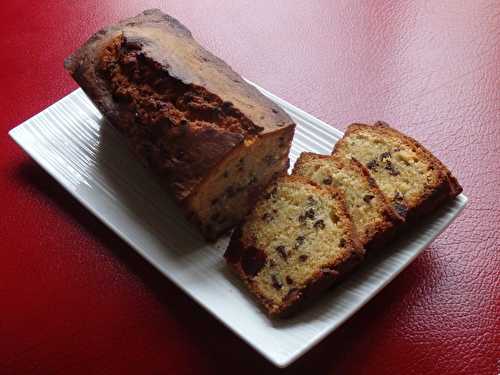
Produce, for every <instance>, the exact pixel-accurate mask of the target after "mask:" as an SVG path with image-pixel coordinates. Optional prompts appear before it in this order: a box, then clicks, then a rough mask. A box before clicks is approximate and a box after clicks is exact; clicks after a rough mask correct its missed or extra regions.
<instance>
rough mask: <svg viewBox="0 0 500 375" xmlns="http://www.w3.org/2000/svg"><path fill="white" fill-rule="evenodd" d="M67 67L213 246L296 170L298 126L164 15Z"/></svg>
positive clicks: (142, 18)
mask: <svg viewBox="0 0 500 375" xmlns="http://www.w3.org/2000/svg"><path fill="white" fill-rule="evenodd" d="M65 67H66V69H67V70H68V71H69V72H70V74H71V75H72V77H73V78H74V79H75V80H76V81H77V82H78V84H79V85H80V86H81V87H82V89H83V90H84V91H85V93H86V94H87V95H88V96H89V98H90V99H91V100H92V101H93V103H94V104H95V105H96V106H97V108H98V109H99V110H100V111H101V112H102V114H103V115H104V116H106V118H107V120H108V121H109V123H111V124H112V125H113V126H114V127H115V128H116V129H117V130H118V131H120V132H121V133H122V134H123V135H124V136H125V137H126V138H127V140H128V141H129V144H130V148H131V149H132V151H133V152H134V154H135V155H136V156H137V157H138V158H139V159H140V160H141V161H142V162H143V164H145V165H146V166H147V167H149V168H151V169H152V170H153V171H154V172H155V174H156V175H157V176H158V177H159V181H161V183H162V184H163V185H164V186H166V188H167V189H168V190H170V191H171V192H172V193H173V195H174V197H175V198H176V199H177V201H178V202H179V203H180V205H181V206H182V207H183V208H184V210H185V211H186V213H187V215H188V217H189V218H190V219H191V220H192V221H193V222H195V223H197V224H198V225H199V227H200V228H201V231H202V233H203V234H204V235H205V237H207V238H208V239H215V238H217V237H218V236H220V235H221V234H223V233H224V232H225V231H227V230H228V229H230V228H232V227H233V226H234V225H235V224H236V223H237V222H239V221H240V220H241V219H242V218H243V217H244V216H245V215H246V213H247V212H248V210H249V209H250V208H251V207H252V205H253V200H254V198H255V197H256V196H257V195H258V193H259V192H260V191H261V190H262V189H263V188H264V187H265V186H267V184H269V182H270V181H271V180H272V179H273V178H275V177H276V176H278V175H281V174H283V173H285V172H286V170H287V169H288V153H289V150H290V144H291V140H292V137H293V133H294V128H295V125H294V124H293V121H292V119H291V118H290V117H289V116H288V115H287V114H286V113H285V112H284V111H283V110H282V109H281V108H280V107H278V106H277V105H275V104H274V103H273V102H271V101H270V100H269V99H267V98H266V97H265V96H264V95H262V94H261V93H260V92H259V91H258V90H257V89H256V88H255V87H253V86H252V85H250V84H248V83H247V82H246V81H245V80H244V79H243V78H242V77H241V76H240V75H239V74H237V73H236V72H234V71H233V70H232V69H231V67H230V66H229V65H227V64H226V63H225V62H224V61H222V60H221V59H219V58H218V57H216V56H214V55H213V54H212V53H210V52H209V51H207V50H206V49H205V48H203V47H202V46H201V45H200V44H199V43H198V42H197V41H196V40H195V39H194V38H193V36H192V35H191V32H190V31H189V30H188V29H187V28H186V27H185V26H184V25H182V24H181V23H180V22H179V21H177V20H176V19H175V18H173V17H171V16H169V15H167V14H164V13H162V12H161V11H160V10H158V9H152V10H146V11H144V12H143V13H141V14H139V15H137V16H136V17H132V18H129V19H126V20H123V21H120V22H118V23H116V24H114V25H111V26H109V27H106V28H104V29H102V30H101V31H99V32H98V33H96V34H95V35H94V36H93V37H91V38H90V39H89V40H88V41H87V42H86V43H85V44H84V45H83V46H82V47H81V48H79V49H78V50H77V51H76V52H75V53H73V54H72V55H71V56H70V57H68V58H67V59H66V61H65ZM104 126H108V122H105V123H104Z"/></svg>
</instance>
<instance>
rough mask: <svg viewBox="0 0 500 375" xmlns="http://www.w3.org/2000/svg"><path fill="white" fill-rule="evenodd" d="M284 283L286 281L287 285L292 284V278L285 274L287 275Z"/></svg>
mask: <svg viewBox="0 0 500 375" xmlns="http://www.w3.org/2000/svg"><path fill="white" fill-rule="evenodd" d="M286 283H287V284H288V285H292V284H293V279H292V278H291V277H290V276H287V277H286Z"/></svg>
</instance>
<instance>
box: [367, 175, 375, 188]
mask: <svg viewBox="0 0 500 375" xmlns="http://www.w3.org/2000/svg"><path fill="white" fill-rule="evenodd" d="M368 185H370V187H375V186H377V183H376V182H375V180H374V179H373V177H372V176H368Z"/></svg>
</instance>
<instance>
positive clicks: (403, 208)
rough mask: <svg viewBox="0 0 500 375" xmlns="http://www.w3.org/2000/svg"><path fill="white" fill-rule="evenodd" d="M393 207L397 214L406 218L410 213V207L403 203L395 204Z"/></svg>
mask: <svg viewBox="0 0 500 375" xmlns="http://www.w3.org/2000/svg"><path fill="white" fill-rule="evenodd" d="M393 206H394V209H395V210H396V212H397V213H398V214H399V215H401V216H403V217H405V216H406V214H407V213H408V207H407V206H406V205H405V204H404V203H401V202H399V201H398V202H394V203H393Z"/></svg>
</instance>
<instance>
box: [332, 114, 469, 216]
mask: <svg viewBox="0 0 500 375" xmlns="http://www.w3.org/2000/svg"><path fill="white" fill-rule="evenodd" d="M363 130H367V131H372V132H373V131H376V132H378V133H379V134H381V136H384V135H386V136H391V137H397V138H398V139H399V140H400V141H401V143H403V144H405V145H406V146H408V147H410V148H411V149H413V150H415V151H417V152H418V153H419V154H420V155H421V156H422V157H423V158H424V159H425V160H426V161H427V162H428V163H429V164H430V165H432V166H433V167H434V169H435V170H437V171H438V172H439V182H438V183H437V184H436V185H435V186H429V187H428V188H427V189H426V191H425V192H424V193H423V194H422V196H421V198H420V199H419V200H418V201H417V202H414V203H413V205H412V206H411V207H409V210H408V212H407V213H406V215H405V220H406V221H410V222H413V221H415V220H416V219H417V218H419V217H421V216H423V215H425V214H427V213H429V212H431V211H432V210H434V209H435V208H436V207H438V206H439V205H440V204H441V203H442V202H444V201H447V200H449V199H452V198H454V197H456V196H457V195H458V194H460V193H461V192H462V187H461V186H460V184H459V183H458V181H457V179H456V178H455V177H454V176H453V175H452V174H451V172H450V171H449V170H448V168H447V167H446V166H445V165H444V164H443V163H442V162H441V161H440V160H439V159H438V158H436V157H435V156H434V155H433V154H432V153H431V152H430V151H429V150H427V149H426V148H425V147H424V146H422V145H421V144H420V143H419V142H418V141H416V140H415V139H414V138H412V137H409V136H407V135H406V134H403V133H401V132H400V131H398V130H396V129H394V128H391V127H390V126H389V125H388V124H387V123H385V122H382V121H377V122H376V123H375V124H373V125H367V124H358V123H355V124H351V125H349V126H348V127H347V131H346V132H345V134H344V137H343V138H342V139H341V140H339V141H338V142H337V143H336V144H335V147H334V149H333V152H332V155H334V154H336V153H338V152H339V151H340V149H341V148H342V147H343V145H344V142H345V139H346V138H347V137H349V136H350V135H351V134H352V133H355V132H356V131H363Z"/></svg>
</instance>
